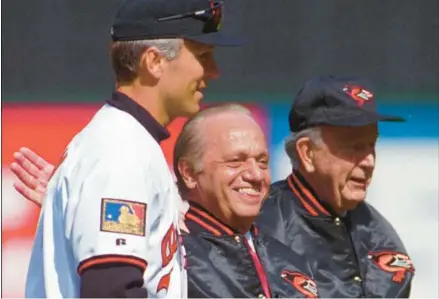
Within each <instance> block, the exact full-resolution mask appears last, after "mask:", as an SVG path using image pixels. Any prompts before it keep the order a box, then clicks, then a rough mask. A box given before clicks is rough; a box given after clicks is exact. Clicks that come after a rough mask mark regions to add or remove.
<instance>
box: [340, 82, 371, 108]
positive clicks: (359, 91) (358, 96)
mask: <svg viewBox="0 0 439 299" xmlns="http://www.w3.org/2000/svg"><path fill="white" fill-rule="evenodd" d="M343 91H344V92H345V93H346V94H348V95H349V96H350V97H351V98H352V99H353V100H354V101H356V102H357V104H358V106H363V105H364V103H365V102H366V101H369V100H373V93H371V92H370V91H368V90H366V89H364V88H362V87H361V86H358V85H347V84H346V85H345V86H344V87H343Z"/></svg>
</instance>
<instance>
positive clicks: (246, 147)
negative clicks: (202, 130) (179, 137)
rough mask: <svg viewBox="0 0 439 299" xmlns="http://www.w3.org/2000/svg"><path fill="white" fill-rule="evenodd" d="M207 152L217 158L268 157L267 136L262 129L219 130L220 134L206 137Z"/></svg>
mask: <svg viewBox="0 0 439 299" xmlns="http://www.w3.org/2000/svg"><path fill="white" fill-rule="evenodd" d="M206 139H207V144H206V146H207V147H206V148H205V150H206V151H209V152H212V153H214V154H215V156H217V157H220V156H221V157H228V156H233V155H240V156H244V155H245V156H248V157H253V156H260V155H263V154H265V155H268V149H267V143H266V140H265V136H264V134H263V132H262V131H261V130H260V128H253V129H244V128H239V127H230V126H228V128H227V129H224V130H221V129H220V130H218V134H212V135H209V136H206Z"/></svg>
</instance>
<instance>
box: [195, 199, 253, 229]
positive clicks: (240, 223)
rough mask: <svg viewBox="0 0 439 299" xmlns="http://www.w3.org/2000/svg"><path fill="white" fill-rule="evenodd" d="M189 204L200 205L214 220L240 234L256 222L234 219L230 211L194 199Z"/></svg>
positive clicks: (246, 219) (249, 218)
mask: <svg viewBox="0 0 439 299" xmlns="http://www.w3.org/2000/svg"><path fill="white" fill-rule="evenodd" d="M189 202H190V203H191V202H193V203H196V204H198V205H200V206H201V207H203V208H204V209H205V210H207V211H209V212H210V213H211V214H212V215H213V216H214V217H215V218H216V219H218V220H219V221H221V222H222V223H224V224H226V225H228V226H229V227H231V228H232V229H233V230H234V231H236V232H238V233H240V234H245V233H247V232H248V231H249V230H250V228H251V227H252V224H253V222H254V221H255V220H256V219H255V217H236V216H234V215H233V214H232V213H230V210H229V211H228V209H221V208H220V207H218V206H217V205H214V206H213V205H209V204H206V203H205V202H204V201H201V200H197V199H195V198H191V199H190V200H189ZM223 211H224V212H223Z"/></svg>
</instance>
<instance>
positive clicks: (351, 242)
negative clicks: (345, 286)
mask: <svg viewBox="0 0 439 299" xmlns="http://www.w3.org/2000/svg"><path fill="white" fill-rule="evenodd" d="M341 224H342V226H343V230H344V231H345V233H346V234H347V235H348V238H349V244H350V245H351V250H352V251H353V253H354V257H355V262H356V263H357V270H358V272H359V273H360V275H361V276H362V274H363V273H362V272H361V267H360V262H359V260H358V255H357V251H356V250H355V246H354V242H353V241H352V237H351V233H350V232H348V230H347V229H346V225H345V224H344V223H343V222H342V221H341ZM360 284H361V292H362V293H363V297H364V298H366V292H365V289H364V281H363V279H362V280H361V282H360Z"/></svg>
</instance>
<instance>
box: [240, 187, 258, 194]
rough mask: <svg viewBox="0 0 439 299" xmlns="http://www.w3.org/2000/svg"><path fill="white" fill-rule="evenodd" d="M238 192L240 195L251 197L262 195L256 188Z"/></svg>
mask: <svg viewBox="0 0 439 299" xmlns="http://www.w3.org/2000/svg"><path fill="white" fill-rule="evenodd" d="M237 191H238V192H239V194H242V195H249V196H259V195H260V194H261V192H260V190H257V189H254V188H239V189H238V190H237Z"/></svg>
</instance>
